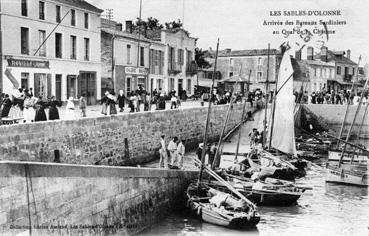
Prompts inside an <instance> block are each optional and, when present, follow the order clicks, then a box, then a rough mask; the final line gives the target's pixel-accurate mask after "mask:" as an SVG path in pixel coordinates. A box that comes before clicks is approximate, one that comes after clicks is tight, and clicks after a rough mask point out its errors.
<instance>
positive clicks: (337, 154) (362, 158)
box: [328, 150, 369, 164]
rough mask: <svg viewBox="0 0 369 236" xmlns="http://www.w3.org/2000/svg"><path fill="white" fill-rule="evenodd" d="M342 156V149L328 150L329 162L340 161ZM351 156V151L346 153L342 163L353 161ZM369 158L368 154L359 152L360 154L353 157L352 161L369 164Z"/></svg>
mask: <svg viewBox="0 0 369 236" xmlns="http://www.w3.org/2000/svg"><path fill="white" fill-rule="evenodd" d="M341 156H342V151H341V150H329V152H328V162H329V163H338V161H339V160H340V158H341ZM351 157H352V153H350V152H347V153H345V154H344V156H343V158H342V162H341V163H343V164H345V163H351ZM368 159H369V157H368V155H364V154H359V155H355V156H354V158H353V159H352V163H353V164H367V163H368Z"/></svg>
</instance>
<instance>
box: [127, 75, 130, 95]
mask: <svg viewBox="0 0 369 236" xmlns="http://www.w3.org/2000/svg"><path fill="white" fill-rule="evenodd" d="M126 90H127V93H129V92H131V78H130V77H127V84H126Z"/></svg>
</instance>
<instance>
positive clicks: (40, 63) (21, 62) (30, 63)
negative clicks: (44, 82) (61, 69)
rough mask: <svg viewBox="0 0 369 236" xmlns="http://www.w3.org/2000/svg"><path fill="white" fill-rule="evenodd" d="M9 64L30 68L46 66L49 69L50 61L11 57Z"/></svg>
mask: <svg viewBox="0 0 369 236" xmlns="http://www.w3.org/2000/svg"><path fill="white" fill-rule="evenodd" d="M7 60H8V65H9V66H10V67H28V68H45V69H49V61H31V60H22V59H14V58H9V59H7Z"/></svg>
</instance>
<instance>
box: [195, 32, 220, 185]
mask: <svg viewBox="0 0 369 236" xmlns="http://www.w3.org/2000/svg"><path fill="white" fill-rule="evenodd" d="M218 50H219V38H218V42H217V50H216V52H215V62H214V71H213V75H212V84H211V90H210V100H209V105H208V112H207V115H206V125H205V133H204V141H203V144H204V147H203V148H202V152H201V166H200V172H199V177H198V182H197V186H198V187H199V186H200V182H201V178H202V171H203V169H204V161H205V154H206V149H207V142H208V129H209V121H210V108H211V95H212V92H213V89H214V82H215V73H216V70H217V60H218Z"/></svg>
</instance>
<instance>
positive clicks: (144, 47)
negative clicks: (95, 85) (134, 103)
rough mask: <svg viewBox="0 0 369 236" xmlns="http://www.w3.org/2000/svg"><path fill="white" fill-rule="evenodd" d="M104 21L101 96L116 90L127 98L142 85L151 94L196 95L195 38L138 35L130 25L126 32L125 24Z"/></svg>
mask: <svg viewBox="0 0 369 236" xmlns="http://www.w3.org/2000/svg"><path fill="white" fill-rule="evenodd" d="M101 20H102V30H101V61H102V90H103V91H102V92H104V90H112V89H114V90H116V91H119V90H124V92H125V94H128V93H129V92H131V91H134V90H136V89H137V88H138V87H139V86H140V85H141V86H142V87H143V88H144V89H145V90H146V91H148V92H149V93H152V92H153V91H154V90H156V91H157V92H160V93H165V94H167V95H168V94H169V93H170V92H171V91H173V90H174V91H176V92H177V95H179V96H181V94H182V92H183V91H184V90H186V93H187V95H191V94H193V93H194V83H195V81H196V66H195V64H196V63H195V61H194V60H195V47H196V39H195V38H191V37H189V34H188V33H187V32H186V31H184V30H182V29H178V30H175V31H173V30H155V31H148V30H142V32H140V34H138V32H137V31H133V29H132V22H131V21H126V24H125V25H126V27H125V30H124V31H123V30H122V24H120V23H118V22H114V21H107V20H105V19H101ZM113 42H114V45H113ZM112 62H114V63H113V64H112ZM112 71H113V73H112ZM112 78H113V79H112Z"/></svg>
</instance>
